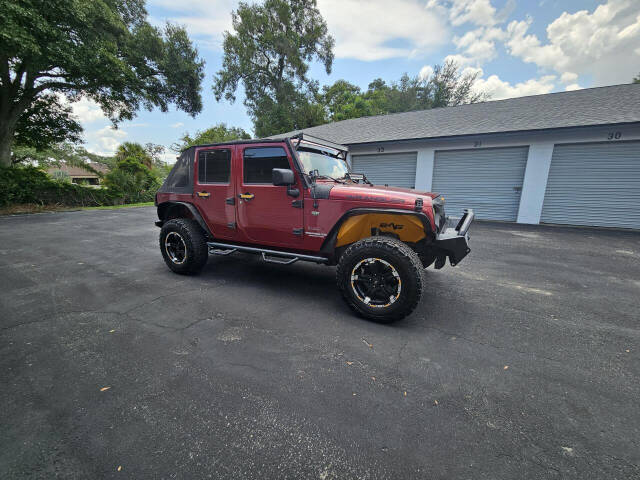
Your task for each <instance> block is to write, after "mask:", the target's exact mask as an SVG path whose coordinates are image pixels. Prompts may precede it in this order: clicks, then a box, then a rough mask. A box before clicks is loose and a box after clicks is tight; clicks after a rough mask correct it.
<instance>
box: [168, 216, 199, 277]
mask: <svg viewBox="0 0 640 480" xmlns="http://www.w3.org/2000/svg"><path fill="white" fill-rule="evenodd" d="M160 251H161V252H162V257H163V258H164V261H165V263H166V264H167V266H168V267H169V268H170V269H171V270H172V271H173V272H175V273H179V274H181V275H196V274H198V273H200V271H201V270H202V268H203V267H204V266H205V265H206V264H207V260H208V258H209V250H208V248H207V241H206V238H205V235H204V232H203V231H202V228H201V227H200V225H198V223H197V222H196V221H195V220H191V219H188V218H176V219H173V220H169V221H168V222H166V223H165V224H164V225H163V226H162V229H161V230H160Z"/></svg>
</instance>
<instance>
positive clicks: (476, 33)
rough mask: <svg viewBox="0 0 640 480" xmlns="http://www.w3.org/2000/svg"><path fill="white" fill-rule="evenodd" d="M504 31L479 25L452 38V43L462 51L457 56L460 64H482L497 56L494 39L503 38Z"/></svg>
mask: <svg viewBox="0 0 640 480" xmlns="http://www.w3.org/2000/svg"><path fill="white" fill-rule="evenodd" d="M504 38H505V32H504V31H503V30H501V29H500V28H496V27H489V28H485V27H480V28H477V29H475V30H469V31H468V32H466V33H465V34H464V35H462V36H456V37H454V38H453V43H454V44H455V45H456V47H457V48H458V50H461V51H462V52H463V53H462V55H460V54H458V55H460V58H458V63H459V64H460V65H467V64H469V65H478V66H479V65H482V64H483V63H485V62H488V61H490V60H493V59H494V58H496V56H497V52H496V41H500V40H504Z"/></svg>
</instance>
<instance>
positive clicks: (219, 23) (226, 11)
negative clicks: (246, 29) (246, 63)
mask: <svg viewBox="0 0 640 480" xmlns="http://www.w3.org/2000/svg"><path fill="white" fill-rule="evenodd" d="M213 3H214V2H211V1H210V0H183V1H181V2H176V1H175V0H150V1H149V6H151V7H160V8H162V9H164V10H166V11H167V12H170V15H169V16H167V17H166V18H154V19H153V20H154V23H156V24H163V23H164V22H165V20H169V21H170V22H172V23H177V24H179V25H184V26H185V27H186V29H187V31H188V32H189V34H190V35H192V36H193V37H195V38H196V39H197V40H198V45H199V46H201V47H204V48H208V49H211V50H221V49H222V40H223V33H224V32H225V30H227V31H231V30H232V28H233V25H232V23H231V11H232V10H235V9H236V8H237V7H238V2H237V1H236V0H217V1H216V2H215V5H213ZM185 12H188V14H186V15H185Z"/></svg>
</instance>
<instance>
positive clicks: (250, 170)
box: [243, 147, 291, 184]
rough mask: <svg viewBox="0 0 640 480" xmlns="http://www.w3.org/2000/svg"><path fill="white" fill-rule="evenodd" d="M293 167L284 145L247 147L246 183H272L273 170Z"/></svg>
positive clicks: (245, 155) (245, 151) (245, 153)
mask: <svg viewBox="0 0 640 480" xmlns="http://www.w3.org/2000/svg"><path fill="white" fill-rule="evenodd" d="M274 168H291V166H290V165H289V159H288V158H287V153H286V152H285V151H284V148H282V147H258V148H245V150H244V166H243V171H244V183H269V184H270V183H272V181H273V180H272V176H271V170H273V169H274Z"/></svg>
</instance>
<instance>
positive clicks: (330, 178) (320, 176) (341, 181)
mask: <svg viewBox="0 0 640 480" xmlns="http://www.w3.org/2000/svg"><path fill="white" fill-rule="evenodd" d="M316 178H328V179H329V180H333V181H334V182H336V183H347V182H345V181H344V180H342V178H344V177H342V178H333V177H330V176H329V175H316Z"/></svg>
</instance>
